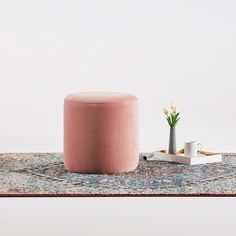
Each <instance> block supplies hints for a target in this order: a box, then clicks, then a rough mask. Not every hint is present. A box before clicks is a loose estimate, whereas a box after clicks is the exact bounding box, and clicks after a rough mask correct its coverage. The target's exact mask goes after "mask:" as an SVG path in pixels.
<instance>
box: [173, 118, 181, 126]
mask: <svg viewBox="0 0 236 236" xmlns="http://www.w3.org/2000/svg"><path fill="white" fill-rule="evenodd" d="M179 120H180V118H178V119H177V120H176V121H175V123H174V126H173V127H175V126H176V125H177V123H178V121H179Z"/></svg>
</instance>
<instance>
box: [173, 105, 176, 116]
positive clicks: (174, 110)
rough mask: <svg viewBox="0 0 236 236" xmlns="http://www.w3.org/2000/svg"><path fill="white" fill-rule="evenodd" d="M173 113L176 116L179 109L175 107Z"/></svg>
mask: <svg viewBox="0 0 236 236" xmlns="http://www.w3.org/2000/svg"><path fill="white" fill-rule="evenodd" d="M173 113H174V114H176V113H177V107H176V106H174V107H173Z"/></svg>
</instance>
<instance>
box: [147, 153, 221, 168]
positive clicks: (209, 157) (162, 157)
mask: <svg viewBox="0 0 236 236" xmlns="http://www.w3.org/2000/svg"><path fill="white" fill-rule="evenodd" d="M146 159H147V160H159V161H169V162H175V163H180V164H185V165H198V164H207V163H214V162H222V155H221V154H217V153H211V152H204V151H202V152H201V153H200V154H199V156H197V157H187V156H184V149H181V150H180V151H178V152H177V153H176V155H173V154H169V153H167V152H166V151H165V150H160V151H154V152H153V153H152V154H150V155H148V156H147V158H146Z"/></svg>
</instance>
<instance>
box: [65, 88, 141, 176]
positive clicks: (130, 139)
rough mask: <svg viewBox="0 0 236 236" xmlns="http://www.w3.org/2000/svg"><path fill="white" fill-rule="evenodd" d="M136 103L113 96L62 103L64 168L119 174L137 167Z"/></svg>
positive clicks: (87, 95) (88, 95) (73, 97)
mask: <svg viewBox="0 0 236 236" xmlns="http://www.w3.org/2000/svg"><path fill="white" fill-rule="evenodd" d="M138 130H139V115H138V99H137V97H135V96H133V95H130V94H124V93H114V92H82V93H73V94H70V95H68V96H66V97H65V100H64V162H65V168H66V169H67V170H69V171H72V172H80V173H104V174H108V173H118V172H126V171H131V170H134V169H135V168H136V167H137V165H138V159H139V148H138V132H139V131H138Z"/></svg>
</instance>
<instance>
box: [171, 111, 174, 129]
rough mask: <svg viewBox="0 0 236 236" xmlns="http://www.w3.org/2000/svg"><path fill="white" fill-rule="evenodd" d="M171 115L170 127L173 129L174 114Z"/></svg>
mask: <svg viewBox="0 0 236 236" xmlns="http://www.w3.org/2000/svg"><path fill="white" fill-rule="evenodd" d="M170 115H171V125H172V126H171V127H173V124H174V123H175V116H174V114H172V113H171V114H170Z"/></svg>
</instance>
